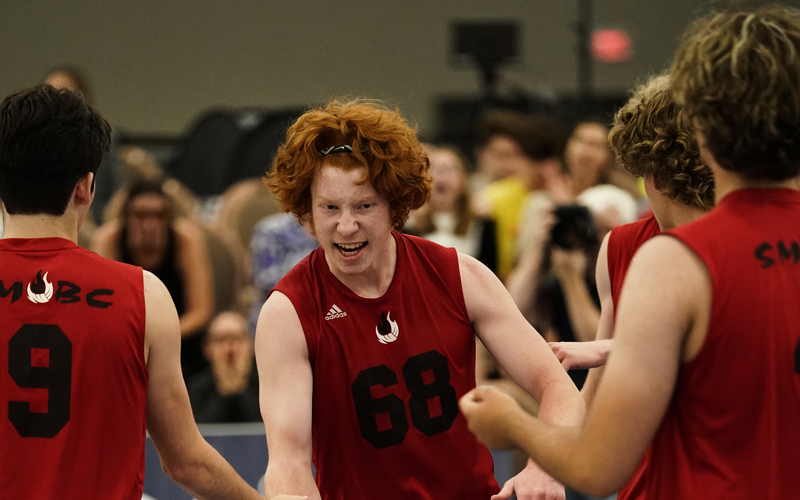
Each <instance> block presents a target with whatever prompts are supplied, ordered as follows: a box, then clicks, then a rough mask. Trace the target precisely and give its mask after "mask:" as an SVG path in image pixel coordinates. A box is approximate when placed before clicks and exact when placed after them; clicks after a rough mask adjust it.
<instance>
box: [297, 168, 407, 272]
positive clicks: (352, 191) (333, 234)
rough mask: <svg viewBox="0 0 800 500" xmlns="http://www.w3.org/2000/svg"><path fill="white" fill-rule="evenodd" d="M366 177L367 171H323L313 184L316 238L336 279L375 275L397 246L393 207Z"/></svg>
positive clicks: (312, 201) (386, 262) (312, 205)
mask: <svg viewBox="0 0 800 500" xmlns="http://www.w3.org/2000/svg"><path fill="white" fill-rule="evenodd" d="M363 177H364V169H363V168H355V169H352V170H343V169H341V168H338V167H332V166H328V165H323V166H322V168H321V169H320V170H319V172H317V174H316V175H315V176H314V180H313V182H312V183H311V217H312V218H313V220H314V233H315V236H316V237H317V241H319V244H320V246H321V247H322V248H323V250H324V251H325V260H326V261H327V263H328V267H329V268H330V270H331V272H332V273H333V274H334V276H337V277H339V278H340V279H341V278H342V277H346V276H353V275H358V274H363V273H370V272H376V271H379V270H380V269H381V267H382V266H385V265H387V264H388V262H389V261H390V259H389V258H388V257H389V256H390V255H391V252H392V248H393V245H394V244H395V243H394V238H393V237H392V230H391V217H390V215H389V203H388V202H387V201H386V200H384V199H383V198H382V197H381V196H380V195H379V194H378V193H377V192H376V191H375V188H373V187H372V184H371V183H370V182H369V181H367V182H365V183H364V184H360V185H359V184H356V182H358V181H359V180H361V179H362V178H363Z"/></svg>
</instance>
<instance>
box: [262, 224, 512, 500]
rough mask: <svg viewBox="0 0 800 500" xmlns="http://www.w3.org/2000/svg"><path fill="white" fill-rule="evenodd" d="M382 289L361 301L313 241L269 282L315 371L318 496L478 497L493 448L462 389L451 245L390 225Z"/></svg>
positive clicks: (463, 322) (458, 298)
mask: <svg viewBox="0 0 800 500" xmlns="http://www.w3.org/2000/svg"><path fill="white" fill-rule="evenodd" d="M393 235H394V238H395V241H396V242H397V267H396V269H395V272H394V278H393V279H392V283H391V285H390V286H389V289H388V290H387V291H386V293H385V294H384V295H383V296H382V297H380V298H377V299H365V298H362V297H359V296H358V295H356V294H355V293H353V292H352V291H351V290H350V289H348V288H347V287H346V286H344V285H343V284H342V283H341V282H340V281H339V280H338V279H337V278H336V277H335V276H334V275H333V274H332V273H331V272H330V270H329V268H328V265H327V263H326V261H325V256H324V253H323V250H322V249H321V248H318V249H317V250H315V251H314V252H312V253H311V254H310V255H309V256H308V257H306V259H304V260H303V261H302V262H300V263H299V264H298V265H297V266H295V267H294V268H293V269H292V270H291V271H290V272H289V273H288V274H287V275H286V276H285V277H284V278H283V279H282V280H281V281H280V282H279V283H278V285H277V286H276V287H275V290H278V291H280V292H281V293H283V294H285V295H286V296H287V297H288V298H289V299H290V300H291V301H292V304H293V305H294V307H295V310H296V311H297V314H298V316H299V317H300V321H301V323H302V326H303V331H304V332H305V336H306V341H307V343H308V351H309V358H310V362H311V366H312V368H313V372H314V396H313V418H312V419H313V460H314V465H315V467H316V470H317V476H316V481H317V485H318V487H319V489H320V493H321V494H322V498H323V500H333V499H336V500H339V499H348V500H352V499H359V498H360V499H367V498H380V499H381V500H395V499H396V500H413V499H427V500H446V499H460V500H465V499H466V500H469V499H476V500H478V499H481V500H486V499H488V498H489V497H490V496H491V495H492V494H495V493H497V492H498V491H499V487H498V485H497V482H496V481H495V479H494V474H493V463H492V458H491V455H490V453H489V451H488V449H486V448H485V447H484V446H483V445H481V444H480V443H479V442H478V441H477V440H476V439H475V437H474V436H473V435H472V434H471V433H470V432H469V431H468V430H467V423H466V420H465V419H464V417H463V415H461V413H460V412H459V409H458V399H459V398H460V397H461V396H463V395H464V394H465V393H467V392H468V391H469V390H470V389H472V388H474V387H475V338H474V334H473V331H472V326H471V324H470V320H469V316H468V314H467V310H466V305H465V303H464V296H463V291H462V287H461V277H460V274H459V266H458V257H457V254H456V252H455V250H453V249H448V248H444V247H441V246H439V245H437V244H435V243H431V242H429V241H426V240H423V239H420V238H415V237H412V236H407V235H403V234H400V233H397V232H394V233H393Z"/></svg>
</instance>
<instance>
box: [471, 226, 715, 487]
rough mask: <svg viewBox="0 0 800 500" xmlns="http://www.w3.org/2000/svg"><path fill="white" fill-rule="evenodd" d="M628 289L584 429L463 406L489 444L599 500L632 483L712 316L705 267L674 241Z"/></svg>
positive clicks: (638, 266) (512, 407) (475, 402)
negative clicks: (519, 451) (511, 450)
mask: <svg viewBox="0 0 800 500" xmlns="http://www.w3.org/2000/svg"><path fill="white" fill-rule="evenodd" d="M625 285H626V286H625V288H624V290H623V296H622V299H621V300H620V310H619V313H618V316H617V323H616V329H615V334H614V337H615V338H614V356H612V357H611V358H609V362H608V364H607V366H606V369H605V373H604V374H603V380H602V382H601V384H600V387H599V388H598V391H597V396H596V398H595V400H594V403H593V408H592V411H591V412H590V413H589V415H588V419H587V421H586V423H585V425H584V426H583V427H581V428H558V427H555V426H553V425H551V424H548V423H545V422H543V421H541V420H539V419H536V418H534V417H530V416H528V415H527V414H525V413H524V412H522V411H521V410H519V409H518V408H517V407H516V404H515V403H514V402H513V401H512V400H509V399H508V398H507V397H506V396H505V395H504V394H501V393H499V392H496V391H492V390H491V389H490V388H479V389H477V390H475V391H473V392H472V393H470V394H469V395H467V396H466V397H465V398H463V399H462V406H461V408H462V411H463V412H464V414H465V416H466V417H467V420H468V421H469V423H470V428H471V429H472V430H473V432H475V433H476V434H477V435H478V437H479V438H480V439H481V440H482V441H484V442H487V443H491V444H494V445H496V446H502V445H510V444H516V445H518V446H521V447H522V448H523V449H524V450H525V451H526V452H528V453H529V454H530V455H531V456H532V457H533V459H534V460H536V461H537V463H539V464H540V465H541V466H542V468H543V469H545V470H546V471H548V472H550V473H551V474H552V475H553V476H554V477H556V478H559V479H562V480H563V481H564V482H565V483H566V484H569V485H571V486H573V487H574V488H576V489H578V490H581V491H585V492H587V493H589V494H591V495H594V496H605V495H607V494H610V493H611V492H613V491H616V490H617V489H618V488H619V487H620V486H622V484H623V483H624V482H625V481H626V480H627V479H628V477H629V476H630V475H631V474H632V473H633V470H634V469H635V467H636V464H637V463H638V461H639V460H640V459H641V456H642V455H643V453H644V450H645V448H646V447H647V445H648V443H649V442H650V440H651V439H652V437H653V435H654V434H655V432H656V430H657V428H658V426H659V423H660V421H661V419H662V417H663V415H664V413H665V411H666V408H667V405H668V404H669V401H670V398H671V397H672V392H673V389H674V387H675V383H676V380H677V375H678V370H679V368H680V365H681V363H682V362H685V361H687V360H689V359H691V358H692V357H693V356H694V355H696V353H697V352H698V351H699V349H700V347H701V346H702V342H703V340H704V336H705V332H706V329H707V325H708V317H709V311H710V307H711V283H710V278H709V277H708V274H707V271H706V269H705V266H704V265H703V264H702V262H701V261H700V260H699V259H698V258H697V257H696V256H695V255H694V254H693V253H691V252H690V251H689V250H688V249H687V248H686V247H685V246H684V245H683V244H682V243H680V242H679V241H677V240H674V239H672V238H671V237H656V238H654V239H653V240H651V241H649V242H647V243H646V244H645V245H644V246H643V247H642V248H641V249H640V251H639V252H638V253H637V258H636V259H635V260H634V261H633V263H632V265H631V268H630V270H629V272H628V275H627V278H626V283H625ZM643 310H646V311H648V313H647V314H641V311H643ZM631 374H635V376H632V375H631Z"/></svg>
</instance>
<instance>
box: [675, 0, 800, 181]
mask: <svg viewBox="0 0 800 500" xmlns="http://www.w3.org/2000/svg"><path fill="white" fill-rule="evenodd" d="M671 75H672V86H673V88H674V92H675V95H676V98H677V100H678V101H679V102H680V103H682V104H683V105H684V110H685V112H686V114H687V115H688V117H689V119H692V120H694V123H695V124H696V126H697V127H698V129H699V131H700V132H701V133H702V135H703V138H704V139H705V141H706V145H707V147H708V149H709V151H710V152H711V153H712V154H713V155H714V158H715V159H716V160H717V162H718V163H719V165H720V166H721V167H722V168H724V169H726V170H729V171H732V172H737V173H739V174H741V175H743V176H744V177H745V178H747V179H764V180H773V181H780V180H784V179H789V178H791V177H794V176H796V175H798V173H800V11H798V10H796V9H790V8H786V7H782V6H771V7H761V8H757V9H751V10H748V9H734V10H729V11H726V12H721V13H713V14H710V15H708V16H706V17H704V18H702V19H700V20H698V21H697V22H695V23H694V24H693V25H692V26H691V27H690V28H689V29H688V30H687V32H686V33H685V34H684V37H683V40H682V42H681V45H680V47H679V48H678V52H677V54H676V57H675V62H674V63H673V65H672V69H671Z"/></svg>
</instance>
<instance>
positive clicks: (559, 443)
mask: <svg viewBox="0 0 800 500" xmlns="http://www.w3.org/2000/svg"><path fill="white" fill-rule="evenodd" d="M507 423H508V427H507V432H508V436H509V438H510V439H511V440H512V441H513V442H514V443H515V444H516V445H517V446H518V447H519V448H520V449H522V450H523V451H524V452H525V453H526V454H527V455H528V456H529V457H531V459H532V460H533V461H534V462H536V464H538V465H539V467H541V469H542V470H544V471H545V472H546V473H547V474H549V475H550V476H551V477H553V478H554V479H556V480H557V481H559V482H561V483H562V484H565V485H567V486H569V487H570V488H572V489H575V490H578V491H581V492H584V493H588V494H589V495H591V496H595V497H606V496H608V495H610V494H611V493H613V492H614V491H616V490H617V489H618V488H619V486H620V484H621V482H620V484H616V482H615V481H616V480H615V479H614V478H613V477H609V475H607V474H604V471H605V470H606V469H605V468H604V467H603V463H602V460H605V459H604V458H603V459H602V460H599V459H598V458H599V457H598V456H595V455H592V454H590V453H588V451H589V450H587V449H586V448H585V447H584V446H583V444H582V443H581V428H580V427H556V426H554V425H551V424H549V423H547V422H544V421H542V420H540V419H539V418H536V417H533V416H530V415H528V414H527V413H524V412H522V411H519V412H516V413H515V414H514V415H511V416H509V417H508V419H507Z"/></svg>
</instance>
